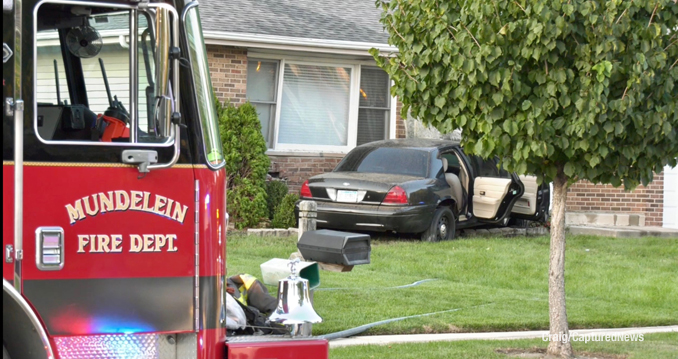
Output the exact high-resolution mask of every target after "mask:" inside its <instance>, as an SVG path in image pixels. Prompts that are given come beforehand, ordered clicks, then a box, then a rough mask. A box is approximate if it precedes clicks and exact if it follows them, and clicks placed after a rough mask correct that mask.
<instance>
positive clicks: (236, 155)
mask: <svg viewBox="0 0 678 359" xmlns="http://www.w3.org/2000/svg"><path fill="white" fill-rule="evenodd" d="M217 104H218V105H217V107H218V113H219V133H220V134H221V141H222V143H223V146H224V157H225V159H226V174H227V181H228V185H227V188H228V193H227V199H228V206H227V209H228V213H229V215H230V216H231V220H232V221H234V223H235V227H236V228H238V229H242V228H245V227H252V226H256V225H258V224H259V222H261V220H262V219H265V218H267V217H268V206H267V203H266V189H265V182H266V174H267V173H268V168H269V165H270V160H269V158H268V156H266V141H265V140H264V137H263V136H262V134H261V123H260V122H259V118H258V116H257V111H256V109H255V108H254V106H252V105H251V104H250V103H246V104H244V105H241V106H240V107H236V106H234V105H232V104H230V103H228V102H227V103H225V104H224V105H221V103H219V101H217Z"/></svg>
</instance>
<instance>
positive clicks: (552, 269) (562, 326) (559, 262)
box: [546, 169, 573, 358]
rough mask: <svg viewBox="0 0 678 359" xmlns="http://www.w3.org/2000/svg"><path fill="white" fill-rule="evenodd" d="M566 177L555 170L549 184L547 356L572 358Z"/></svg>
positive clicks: (560, 171) (560, 170) (561, 172)
mask: <svg viewBox="0 0 678 359" xmlns="http://www.w3.org/2000/svg"><path fill="white" fill-rule="evenodd" d="M566 198H567V176H565V174H564V173H563V170H562V169H559V171H558V175H557V176H556V178H555V179H554V181H553V208H552V212H553V213H552V216H551V255H550V259H549V322H550V334H551V336H550V342H549V345H548V348H547V350H546V353H547V355H552V356H556V357H562V358H572V357H573V353H572V344H571V343H570V332H569V329H568V325H567V310H566V309H565V199H566Z"/></svg>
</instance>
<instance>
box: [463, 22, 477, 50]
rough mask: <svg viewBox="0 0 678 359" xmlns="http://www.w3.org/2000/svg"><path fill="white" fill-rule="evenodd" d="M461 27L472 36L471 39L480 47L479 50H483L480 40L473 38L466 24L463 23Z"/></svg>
mask: <svg viewBox="0 0 678 359" xmlns="http://www.w3.org/2000/svg"><path fill="white" fill-rule="evenodd" d="M461 26H463V27H464V29H466V32H468V34H469V35H471V38H472V39H473V41H475V43H476V45H478V48H479V49H480V48H481V47H480V43H479V42H478V40H476V37H475V36H473V34H472V33H471V31H469V30H468V28H467V27H466V25H464V23H461Z"/></svg>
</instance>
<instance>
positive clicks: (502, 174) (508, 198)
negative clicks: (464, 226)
mask: <svg viewBox="0 0 678 359" xmlns="http://www.w3.org/2000/svg"><path fill="white" fill-rule="evenodd" d="M468 158H469V161H470V164H471V168H472V170H473V181H472V189H471V193H472V197H471V206H472V213H473V216H474V217H475V218H476V219H477V220H478V222H483V223H503V222H504V221H506V220H507V219H508V216H509V215H510V213H511V209H512V208H513V205H514V204H515V203H516V201H517V200H518V198H520V196H522V195H523V191H524V188H523V184H522V183H521V182H520V179H519V178H518V176H516V175H515V174H510V173H508V172H507V171H505V170H502V169H499V168H497V162H496V160H494V159H488V160H484V159H482V158H480V157H478V156H468Z"/></svg>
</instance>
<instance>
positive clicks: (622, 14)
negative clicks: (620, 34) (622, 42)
mask: <svg viewBox="0 0 678 359" xmlns="http://www.w3.org/2000/svg"><path fill="white" fill-rule="evenodd" d="M631 5H633V0H631V4H630V5H629V7H631ZM628 9H629V8H628V7H627V8H626V9H624V12H622V13H621V15H619V18H617V21H616V22H615V24H619V20H621V18H622V17H623V16H624V14H626V11H627V10H628Z"/></svg>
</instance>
